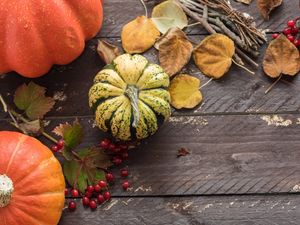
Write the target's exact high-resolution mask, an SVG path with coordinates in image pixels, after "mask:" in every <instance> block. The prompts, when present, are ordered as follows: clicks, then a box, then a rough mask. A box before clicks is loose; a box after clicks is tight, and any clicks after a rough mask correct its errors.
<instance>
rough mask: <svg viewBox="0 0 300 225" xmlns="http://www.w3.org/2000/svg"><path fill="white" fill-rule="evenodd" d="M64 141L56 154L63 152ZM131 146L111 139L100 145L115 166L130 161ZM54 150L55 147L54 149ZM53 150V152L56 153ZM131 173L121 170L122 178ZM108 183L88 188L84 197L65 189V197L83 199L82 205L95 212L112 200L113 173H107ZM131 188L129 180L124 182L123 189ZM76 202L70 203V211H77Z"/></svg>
mask: <svg viewBox="0 0 300 225" xmlns="http://www.w3.org/2000/svg"><path fill="white" fill-rule="evenodd" d="M61 143H63V141H59V142H58V143H57V144H56V145H55V146H56V148H57V149H56V148H54V150H56V151H55V152H57V151H59V150H61V149H62V148H63V145H61ZM60 146H62V147H60ZM129 146H130V144H126V143H122V142H115V143H114V142H112V141H111V140H110V139H108V138H105V139H103V140H102V141H101V143H100V144H99V147H101V148H102V149H103V150H105V151H107V153H108V154H110V155H111V157H112V162H113V163H114V165H116V166H119V165H120V164H122V162H123V161H124V160H126V159H128V149H129ZM52 150H53V147H52ZM54 150H53V151H54ZM128 175H129V172H128V168H122V169H121V170H120V177H121V178H126V177H128ZM105 178H106V181H103V180H101V181H99V182H98V183H97V184H96V185H94V186H88V187H87V189H86V191H85V193H84V195H81V194H80V193H79V191H78V190H77V189H76V188H73V189H72V190H71V191H70V190H69V189H67V188H66V189H65V195H66V196H67V195H69V194H71V196H72V197H73V198H79V197H81V198H82V204H83V205H84V206H85V207H89V208H90V209H92V210H95V209H96V208H97V206H98V205H100V204H102V203H104V202H105V201H108V200H110V197H111V196H110V192H109V191H108V186H109V185H108V183H109V184H112V183H113V182H114V181H115V177H114V175H113V174H112V173H111V172H108V173H106V176H105ZM107 182H108V183H107ZM129 187H130V184H129V182H128V181H127V180H123V181H122V188H123V189H124V190H125V191H126V190H127V189H128V188H129ZM76 207H77V206H76V202H75V201H70V202H69V203H68V208H69V210H70V211H75V209H76Z"/></svg>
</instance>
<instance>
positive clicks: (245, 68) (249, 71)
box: [232, 59, 255, 75]
mask: <svg viewBox="0 0 300 225" xmlns="http://www.w3.org/2000/svg"><path fill="white" fill-rule="evenodd" d="M232 62H233V63H234V64H235V65H237V66H238V67H240V68H242V69H244V70H246V71H247V72H248V73H250V74H252V75H255V73H254V72H253V71H251V70H249V69H248V68H247V67H245V66H242V65H241V64H238V63H237V62H236V61H235V60H234V59H232Z"/></svg>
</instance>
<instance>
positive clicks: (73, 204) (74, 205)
mask: <svg viewBox="0 0 300 225" xmlns="http://www.w3.org/2000/svg"><path fill="white" fill-rule="evenodd" d="M68 209H69V210H70V211H74V210H75V209H76V202H74V201H70V202H69V205H68Z"/></svg>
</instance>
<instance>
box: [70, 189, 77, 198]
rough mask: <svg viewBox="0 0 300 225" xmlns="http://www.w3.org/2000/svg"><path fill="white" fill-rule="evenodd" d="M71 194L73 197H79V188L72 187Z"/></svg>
mask: <svg viewBox="0 0 300 225" xmlns="http://www.w3.org/2000/svg"><path fill="white" fill-rule="evenodd" d="M71 195H72V197H73V198H78V197H79V192H78V190H77V189H75V188H74V189H72V191H71Z"/></svg>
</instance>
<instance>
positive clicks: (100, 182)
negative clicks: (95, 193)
mask: <svg viewBox="0 0 300 225" xmlns="http://www.w3.org/2000/svg"><path fill="white" fill-rule="evenodd" d="M98 184H99V186H100V187H101V188H105V187H106V185H107V184H106V182H105V181H103V180H100V181H99V183H98Z"/></svg>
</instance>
